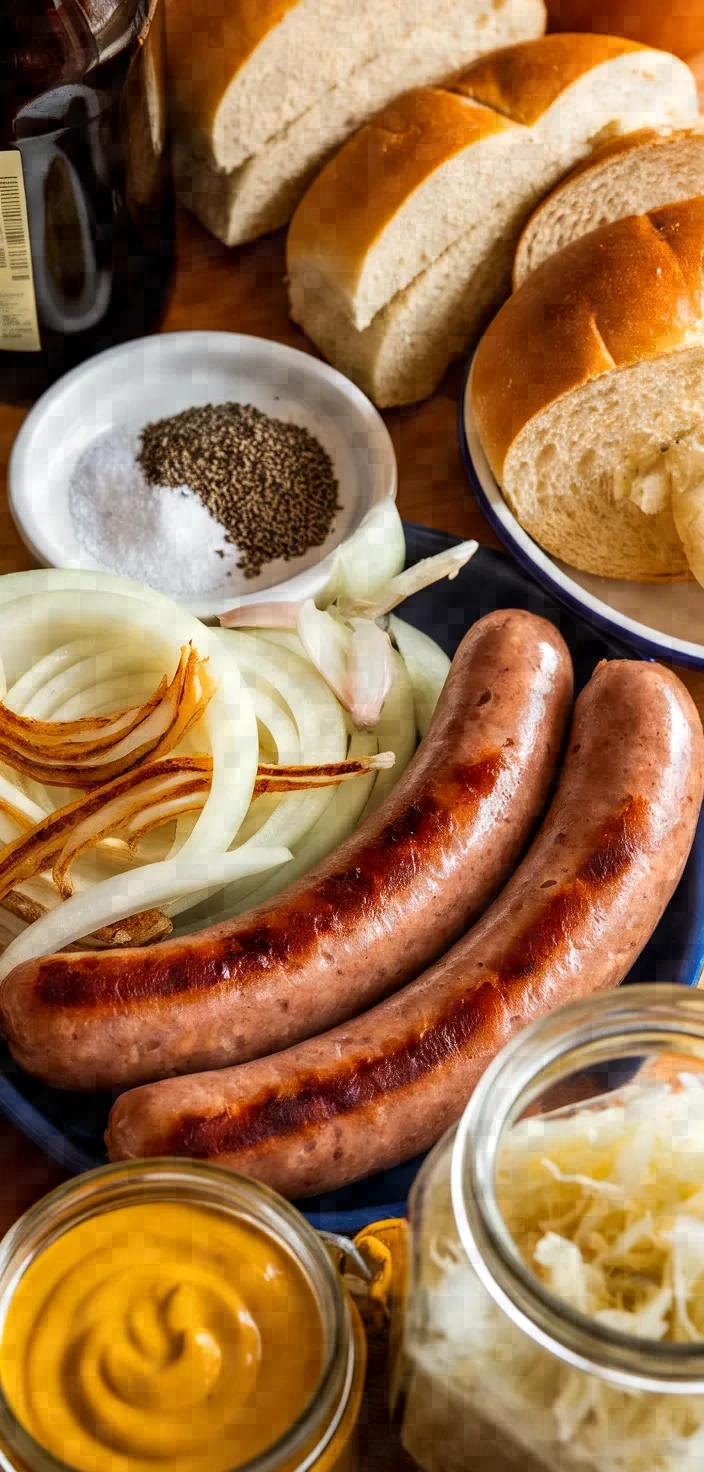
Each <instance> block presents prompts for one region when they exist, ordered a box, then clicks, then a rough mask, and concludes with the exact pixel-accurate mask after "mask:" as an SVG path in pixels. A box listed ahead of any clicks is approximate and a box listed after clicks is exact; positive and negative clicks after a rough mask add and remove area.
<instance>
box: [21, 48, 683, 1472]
mask: <svg viewBox="0 0 704 1472" xmlns="http://www.w3.org/2000/svg"><path fill="white" fill-rule="evenodd" d="M693 64H694V66H695V70H696V71H697V74H698V76H699V78H700V83H701V88H702V102H703V106H704V54H702V56H701V57H699V58H697V59H696V60H695V62H694V63H693ZM283 277H284V249H283V233H279V234H277V235H275V236H270V237H267V238H266V239H264V240H260V241H257V242H256V243H255V244H254V245H251V246H245V247H244V248H242V249H240V250H237V251H228V250H226V249H225V247H224V246H222V245H220V244H219V242H218V241H216V240H214V239H212V238H211V237H210V236H209V235H208V234H207V233H206V232H205V231H204V230H203V229H201V227H200V226H199V225H197V224H196V223H195V221H193V220H192V219H191V218H190V216H188V215H186V214H185V212H182V213H181V214H180V216H179V221H178V268H177V273H176V282H175V286H174V292H173V297H172V300H171V304H170V307H169V310H168V312H167V315H166V318H165V321H164V324H163V329H164V331H167V332H176V331H180V330H184V329H193V328H211V329H217V330H218V331H225V332H248V333H252V334H254V335H255V336H258V337H268V338H274V339H276V340H277V341H279V342H283V343H288V344H289V345H290V346H291V347H296V348H302V349H304V350H306V351H309V352H310V351H312V349H311V346H310V344H309V343H308V341H307V339H306V338H305V337H304V335H303V333H302V332H301V331H300V330H299V329H298V328H297V327H296V326H295V325H294V324H293V323H292V322H291V321H290V319H289V317H288V313H287V306H286V290H285V286H284V280H283ZM460 382H461V368H460V366H459V365H457V366H455V367H454V368H453V369H451V371H450V373H449V374H448V375H447V378H446V379H445V381H444V382H443V384H442V385H441V387H440V389H439V390H438V392H437V393H436V394H435V395H434V396H433V398H432V399H428V400H427V401H426V402H425V403H423V404H420V405H419V406H417V407H415V408H410V409H401V410H393V411H391V412H389V413H387V414H385V416H384V417H385V419H386V422H387V425H388V427H389V430H390V432H391V435H392V438H393V442H394V447H395V450H396V455H397V458H398V470H399V497H398V503H399V509H400V511H401V514H402V516H404V517H405V518H406V519H407V520H409V521H420V522H424V523H425V524H426V525H428V526H436V527H440V528H442V529H443V530H446V531H451V532H455V533H456V534H457V535H458V536H462V537H476V538H477V539H478V540H479V541H481V542H485V543H490V544H491V545H493V546H497V545H498V543H497V542H496V539H495V537H494V535H493V532H492V531H491V529H490V528H489V527H488V525H487V523H486V522H485V520H484V517H483V516H482V513H481V512H480V510H479V507H478V506H477V504H476V501H475V500H474V497H473V495H472V492H471V491H470V489H469V486H468V484H467V480H466V477H465V475H464V471H463V468H462V463H461V459H460V452H459V446H458V440H457V431H456V418H457V401H458V395H459V388H460ZM26 412H27V411H26V409H23V408H19V407H17V406H16V405H9V404H0V573H5V572H18V571H21V570H23V569H25V568H29V567H32V566H33V565H34V564H33V562H32V559H31V557H30V556H29V554H28V552H27V550H26V548H25V547H24V545H23V544H22V542H21V541H20V539H19V537H18V535H17V532H16V531H15V529H14V526H13V524H12V520H11V518H10V513H9V510H8V506H7V496H6V489H5V480H6V470H7V461H8V457H9V454H10V450H11V447H12V443H13V440H14V438H15V435H16V434H17V431H18V429H19V427H20V424H21V423H22V420H23V418H24V416H25V413H26ZM688 683H690V684H692V683H694V684H695V685H696V683H697V682H692V681H691V680H688ZM695 693H696V694H698V695H700V696H701V698H702V702H703V703H704V681H702V682H701V689H696V690H695ZM62 1179H64V1176H63V1173H62V1171H61V1170H60V1169H59V1168H58V1167H56V1166H54V1165H52V1164H51V1163H50V1162H49V1161H48V1160H47V1158H46V1156H45V1155H44V1154H43V1153H42V1152H41V1151H40V1150H37V1149H36V1148H35V1146H33V1145H31V1144H30V1143H29V1141H27V1140H26V1139H25V1138H24V1137H23V1136H22V1135H20V1134H19V1132H18V1131H17V1130H16V1129H14V1127H13V1126H12V1125H10V1124H8V1123H7V1122H6V1121H5V1120H3V1119H2V1118H0V1235H2V1233H4V1232H5V1231H6V1230H7V1228H8V1227H9V1226H11V1224H12V1223H13V1221H15V1220H16V1218H17V1217H18V1216H19V1215H20V1214H21V1213H22V1212H23V1211H25V1210H26V1209H27V1207H29V1206H30V1205H31V1204H32V1203H33V1202H34V1201H37V1200H38V1199H39V1197H40V1196H43V1195H44V1194H45V1193H46V1192H47V1191H49V1190H51V1189H52V1188H53V1187H54V1186H56V1185H58V1184H59V1182H60V1181H61V1180H62ZM365 1422H366V1426H365V1427H363V1431H362V1436H363V1450H362V1456H361V1462H362V1467H363V1468H365V1469H372V1468H375V1469H376V1468H379V1469H381V1468H383V1469H384V1472H401V1469H402V1468H403V1469H406V1468H408V1467H410V1462H409V1461H408V1459H407V1458H405V1457H404V1456H403V1454H402V1453H401V1452H400V1449H399V1450H398V1451H397V1450H396V1449H395V1446H394V1444H393V1441H392V1440H390V1439H389V1436H388V1433H387V1431H386V1428H385V1427H384V1426H383V1414H382V1410H381V1404H380V1398H379V1397H378V1396H377V1397H375V1399H374V1402H373V1405H372V1407H371V1408H368V1411H367V1415H366V1416H365Z"/></svg>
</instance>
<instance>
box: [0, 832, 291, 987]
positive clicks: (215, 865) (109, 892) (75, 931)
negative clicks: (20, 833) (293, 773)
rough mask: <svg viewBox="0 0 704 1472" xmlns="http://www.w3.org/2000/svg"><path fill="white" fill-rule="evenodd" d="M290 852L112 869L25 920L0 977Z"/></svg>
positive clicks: (245, 852)
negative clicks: (110, 873) (98, 881)
mask: <svg viewBox="0 0 704 1472" xmlns="http://www.w3.org/2000/svg"><path fill="white" fill-rule="evenodd" d="M290 858H291V851H290V849H286V848H256V849H255V848H251V849H250V848H248V849H235V851H234V852H233V853H213V854H209V855H208V856H207V857H206V858H193V857H192V856H191V855H187V856H186V857H184V856H183V854H179V855H178V856H177V858H175V859H169V860H168V861H167V862H165V863H162V864H145V865H144V866H143V867H142V868H141V869H140V870H139V872H138V873H137V874H135V873H129V874H116V875H114V876H113V877H112V878H110V879H105V880H103V882H102V884H97V885H94V886H93V887H92V888H91V889H87V890H83V891H82V892H81V893H80V894H74V895H72V897H71V899H69V900H65V901H64V903H63V904H61V905H57V906H56V909H54V910H50V911H49V913H48V914H47V915H43V916H42V918H41V920H37V922H36V924H34V925H30V926H28V927H27V929H26V930H25V931H23V933H22V935H19V936H18V937H17V939H16V940H13V941H12V943H11V945H9V946H8V948H7V950H6V951H5V953H4V955H3V956H2V957H0V981H1V980H3V979H4V977H6V976H8V975H9V973H10V972H11V971H14V969H15V967H16V966H19V965H21V964H22V963H23V962H25V961H32V960H35V959H36V958H37V957H39V956H46V955H49V954H51V953H53V952H55V951H60V950H63V948H64V946H67V945H70V944H71V943H72V942H73V941H76V940H80V939H81V937H82V936H86V935H90V934H91V933H92V931H94V930H96V929H97V928H98V926H102V925H105V924H115V923H116V922H117V921H119V920H124V919H126V918H127V917H128V916H130V915H132V914H134V908H135V902H137V903H138V904H139V905H141V906H142V907H143V908H142V913H143V912H144V910H147V909H151V908H152V907H154V906H159V907H160V908H161V907H162V906H164V905H165V904H166V903H168V902H169V901H173V900H177V899H179V898H183V897H184V896H187V895H189V894H192V893H199V892H202V891H207V890H209V889H220V888H221V887H222V886H223V885H225V884H228V883H230V882H231V881H232V880H233V879H237V878H240V877H241V876H242V875H244V874H261V873H262V872H264V871H265V870H267V869H271V868H276V867H277V866H278V865H279V864H285V863H286V862H287V860H288V859H290Z"/></svg>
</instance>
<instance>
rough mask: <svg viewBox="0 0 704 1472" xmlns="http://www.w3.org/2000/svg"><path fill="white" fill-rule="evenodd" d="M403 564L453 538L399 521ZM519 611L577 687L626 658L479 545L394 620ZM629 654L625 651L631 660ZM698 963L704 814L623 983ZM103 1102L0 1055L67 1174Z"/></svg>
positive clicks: (361, 1203) (7, 1082)
mask: <svg viewBox="0 0 704 1472" xmlns="http://www.w3.org/2000/svg"><path fill="white" fill-rule="evenodd" d="M406 539H407V544H408V557H409V561H410V562H416V561H418V559H419V558H421V557H429V556H431V555H432V554H433V553H434V552H441V551H442V550H443V548H445V547H448V546H451V545H452V544H453V543H454V542H456V541H457V538H455V537H448V536H446V535H444V534H443V533H442V532H435V531H430V530H429V529H428V528H427V527H419V526H407V527H406ZM515 607H519V608H528V609H530V610H531V611H532V612H534V613H539V614H542V615H543V617H545V618H548V619H550V620H551V622H552V623H554V624H556V625H557V627H558V628H559V629H561V631H562V633H563V635H564V637H565V639H566V640H567V643H568V645H569V647H570V650H571V652H572V658H573V660H574V665H575V674H576V679H577V686H578V688H581V686H582V685H584V684H586V682H587V680H588V679H589V677H590V675H591V673H592V671H593V669H594V666H595V665H596V664H597V663H598V661H599V660H600V659H604V658H605V657H606V658H610V659H618V658H623V657H628V656H629V650H628V648H627V647H626V646H625V645H624V644H623V643H621V642H619V641H618V640H616V639H613V638H610V637H607V636H605V635H604V634H602V633H600V632H599V631H598V630H596V629H595V628H594V627H593V626H592V625H590V624H589V623H587V622H585V621H584V620H583V619H581V618H576V617H574V615H573V614H571V613H569V612H566V611H565V609H564V608H562V607H561V606H560V604H559V603H557V602H555V601H554V600H553V599H552V598H550V597H549V596H548V595H547V594H546V593H545V592H544V591H543V590H542V588H540V587H539V586H538V585H537V584H536V583H535V582H533V580H532V579H531V578H529V577H527V576H526V574H525V573H524V572H522V571H521V569H520V568H519V567H517V566H516V565H515V564H514V563H513V562H511V561H509V559H508V558H507V557H504V556H503V554H502V553H500V552H494V551H492V550H491V549H490V548H488V547H482V548H480V550H479V552H478V553H477V555H476V557H474V558H473V560H472V562H471V563H469V565H468V566H467V567H466V568H465V569H464V570H463V571H462V572H461V573H460V575H459V577H458V578H456V579H455V580H454V582H444V583H438V584H436V585H435V587H433V588H428V589H426V591H425V592H424V593H419V594H418V595H417V596H416V597H415V598H413V599H410V600H409V601H408V603H406V604H405V605H404V608H403V616H404V618H407V619H408V621H409V622H410V623H413V624H416V625H417V627H418V628H420V629H423V630H425V632H426V633H428V634H432V636H433V638H435V639H437V641H438V643H439V644H441V645H442V646H443V648H444V649H446V650H447V653H448V654H450V655H452V654H454V652H455V650H456V648H457V646H458V644H459V643H460V640H461V638H462V636H463V634H464V633H465V630H466V629H467V628H469V626H470V624H472V623H474V621H475V620H476V619H477V618H480V617H481V615H482V614H484V613H490V612H491V610H492V609H494V608H515ZM631 657H632V656H631ZM703 965H704V820H702V822H701V823H700V825H699V831H698V833H697V838H696V842H695V845H694V849H693V851H692V854H691V857H690V860H689V863H688V865H687V868H686V870H685V873H684V876H683V879H682V882H681V884H680V886H679V889H678V890H677V893H676V894H675V896H674V898H673V900H672V901H671V903H670V906H669V908H668V910H667V912H666V914H665V915H664V917H663V919H662V920H661V922H660V925H659V926H658V928H657V930H656V932H655V934H654V936H653V937H652V940H651V941H650V943H649V945H648V946H647V947H646V949H645V950H644V952H643V954H642V956H641V957H640V959H639V961H638V963H637V964H636V966H635V967H634V968H633V971H632V972H631V975H630V976H629V978H628V979H629V981H677V982H682V983H683V984H684V985H686V986H694V985H695V984H696V981H697V979H698V977H699V974H700V972H701V970H702V966H703ZM110 1103H111V1099H110V1097H109V1096H107V1095H95V1094H93V1095H85V1094H65V1093H62V1092H60V1091H59V1090H57V1089H48V1088H45V1087H44V1085H42V1084H38V1083H37V1082H36V1081H35V1080H34V1079H32V1078H30V1077H29V1076H28V1074H26V1073H24V1072H23V1071H22V1069H20V1068H18V1067H17V1065H16V1064H15V1063H13V1061H12V1059H11V1058H10V1056H9V1054H8V1053H7V1052H6V1051H5V1050H2V1051H0V1110H2V1112H3V1113H4V1114H5V1115H7V1117H8V1118H9V1119H11V1120H12V1122H13V1124H16V1125H17V1127H18V1128H19V1129H20V1130H22V1131H23V1133H24V1134H25V1135H28V1136H29V1138H30V1139H31V1140H34V1141H35V1143H36V1144H38V1145H40V1146H41V1147H42V1148H43V1149H44V1150H46V1151H47V1153H48V1154H49V1155H50V1156H51V1157H52V1158H53V1159H54V1160H57V1161H59V1162H60V1163H61V1164H62V1165H64V1166H65V1167H66V1168H67V1169H68V1170H70V1171H81V1170H86V1169H88V1168H89V1167H91V1166H94V1165H99V1164H101V1163H102V1162H103V1161H104V1160H105V1153H104V1148H103V1130H104V1129H105V1125H106V1123H107V1117H108V1112H109V1109H110ZM419 1164H420V1161H419V1159H416V1160H412V1161H409V1162H408V1164H406V1165H402V1166H398V1167H397V1168H396V1169H394V1170H389V1171H384V1172H383V1174H382V1175H378V1176H374V1177H373V1178H371V1179H369V1180H366V1181H362V1182H359V1183H358V1184H357V1185H355V1186H348V1187H347V1188H346V1189H345V1190H342V1191H335V1192H334V1193H331V1194H330V1195H327V1196H324V1197H320V1198H319V1199H317V1200H314V1201H308V1202H305V1203H303V1208H304V1210H305V1213H306V1216H308V1218H309V1219H310V1221H312V1222H313V1225H314V1226H316V1227H322V1228H325V1229H327V1230H329V1231H338V1232H347V1233H350V1232H354V1231H357V1230H358V1229H359V1228H360V1227H362V1226H365V1225H366V1224H367V1223H368V1222H371V1221H374V1220H378V1219H379V1218H380V1217H385V1216H398V1215H402V1214H403V1211H404V1209H405V1203H406V1199H407V1196H408V1190H409V1187H410V1184H411V1182H412V1180H413V1177H414V1175H415V1173H416V1171H417V1169H418V1166H419Z"/></svg>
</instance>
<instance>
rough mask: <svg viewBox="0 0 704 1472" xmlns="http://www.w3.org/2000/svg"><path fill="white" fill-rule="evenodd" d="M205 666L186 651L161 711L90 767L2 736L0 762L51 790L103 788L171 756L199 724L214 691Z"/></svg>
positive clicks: (157, 708)
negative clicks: (57, 787)
mask: <svg viewBox="0 0 704 1472" xmlns="http://www.w3.org/2000/svg"><path fill="white" fill-rule="evenodd" d="M204 665H205V662H204V661H203V660H201V659H200V657H199V655H198V653H197V651H196V650H194V649H190V650H189V649H188V646H186V645H184V646H183V648H182V650H181V657H180V660H179V664H178V668H177V670H176V673H175V675H174V677H173V680H172V681H171V684H170V685H169V686H168V688H167V689H166V690H165V691H164V694H163V697H162V699H161V700H160V702H159V705H158V706H155V707H154V708H153V709H152V710H150V712H149V714H148V715H147V717H146V719H144V720H143V721H141V722H140V724H139V725H137V726H136V727H135V728H134V729H133V730H132V731H131V732H130V733H129V735H127V736H123V737H121V738H120V740H119V741H118V742H116V743H115V744H114V746H111V747H108V748H107V749H106V751H104V752H102V753H98V754H97V756H96V759H95V760H94V761H90V759H89V757H88V756H87V757H86V760H85V761H81V760H75V759H73V758H71V759H70V760H64V758H63V755H62V756H57V755H56V754H54V755H47V754H46V753H45V752H42V751H41V750H40V751H39V753H37V752H36V751H35V752H32V751H26V750H25V748H24V747H21V748H20V747H19V746H17V745H15V744H9V743H8V741H7V739H5V738H3V735H2V733H1V732H0V758H1V759H3V760H4V761H6V762H7V763H8V765H10V766H12V767H14V768H15V769H16V770H17V771H19V772H21V773H22V775H23V776H27V777H31V778H33V780H34V781H36V782H43V783H45V784H46V785H47V786H60V787H78V788H81V789H83V790H90V789H92V788H95V787H101V786H103V785H104V784H105V783H106V782H109V781H112V780H113V778H116V777H119V776H122V774H123V773H124V772H127V771H130V770H132V769H134V768H136V767H139V766H142V765H143V764H144V763H145V762H147V761H149V760H151V761H156V760H158V759H159V758H160V757H162V756H166V755H167V753H168V752H170V751H172V750H173V748H174V747H175V746H178V744H179V743H180V742H181V741H182V740H183V738H184V736H185V735H186V734H187V732H188V731H189V730H190V728H191V726H193V725H194V724H195V722H196V721H198V720H200V717H201V716H202V715H203V712H204V710H205V708H206V706H207V705H208V703H209V701H210V698H211V696H212V694H213V690H214V686H213V684H212V683H211V682H210V681H209V680H208V679H207V677H206V675H205V671H204ZM121 748H122V749H121ZM57 751H59V752H61V753H63V752H64V751H65V748H64V747H59V748H57Z"/></svg>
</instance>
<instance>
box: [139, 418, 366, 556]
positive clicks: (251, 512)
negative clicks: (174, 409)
mask: <svg viewBox="0 0 704 1472" xmlns="http://www.w3.org/2000/svg"><path fill="white" fill-rule="evenodd" d="M137 459H138V462H139V465H140V467H141V470H142V474H143V475H144V478H145V480H146V481H147V483H148V484H149V485H159V486H173V487H175V486H189V487H190V489H191V490H192V491H195V493H196V495H197V496H200V499H201V500H202V501H203V502H204V504H205V505H206V506H207V507H208V510H209V511H210V512H211V514H212V515H213V516H214V517H215V518H216V519H217V520H218V521H219V522H220V523H221V525H222V526H224V527H225V528H226V530H227V533H228V536H229V539H230V540H231V541H232V542H234V543H235V544H236V545H237V547H238V548H239V550H240V552H241V554H242V556H241V561H240V562H238V564H237V566H238V567H239V568H241V569H242V571H243V572H244V575H245V577H248V578H254V577H256V576H257V574H258V573H260V572H261V570H262V567H263V566H264V564H265V563H267V562H273V560H274V559H275V558H277V557H283V558H284V559H285V560H286V561H287V562H288V561H290V559H291V558H292V557H302V556H303V555H304V553H306V552H308V551H309V550H310V548H311V547H319V546H321V545H322V543H323V542H324V541H325V540H326V538H327V536H328V534H329V532H330V530H331V527H332V524H333V521H334V519H335V513H336V512H337V511H339V510H340V509H341V507H340V503H339V500H338V490H339V487H338V483H337V479H336V477H335V472H334V470H333V465H332V461H331V459H330V456H329V455H328V453H327V450H325V449H324V448H323V446H322V445H321V444H320V441H319V440H317V439H316V438H315V436H314V435H312V434H310V432H309V431H308V430H307V429H303V428H302V427H301V425H299V424H286V423H285V422H284V421H283V420H282V419H271V418H270V417H269V415H268V414H262V413H261V412H260V410H259V409H255V408H253V407H252V405H251V404H205V405H204V406H203V407H200V408H194V409H184V411H183V413H181V414H175V415H174V416H173V418H171V419H159V420H157V421H156V422H155V423H153V424H148V425H147V426H146V428H145V429H143V430H142V435H141V442H140V450H139V454H138V457H137Z"/></svg>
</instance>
